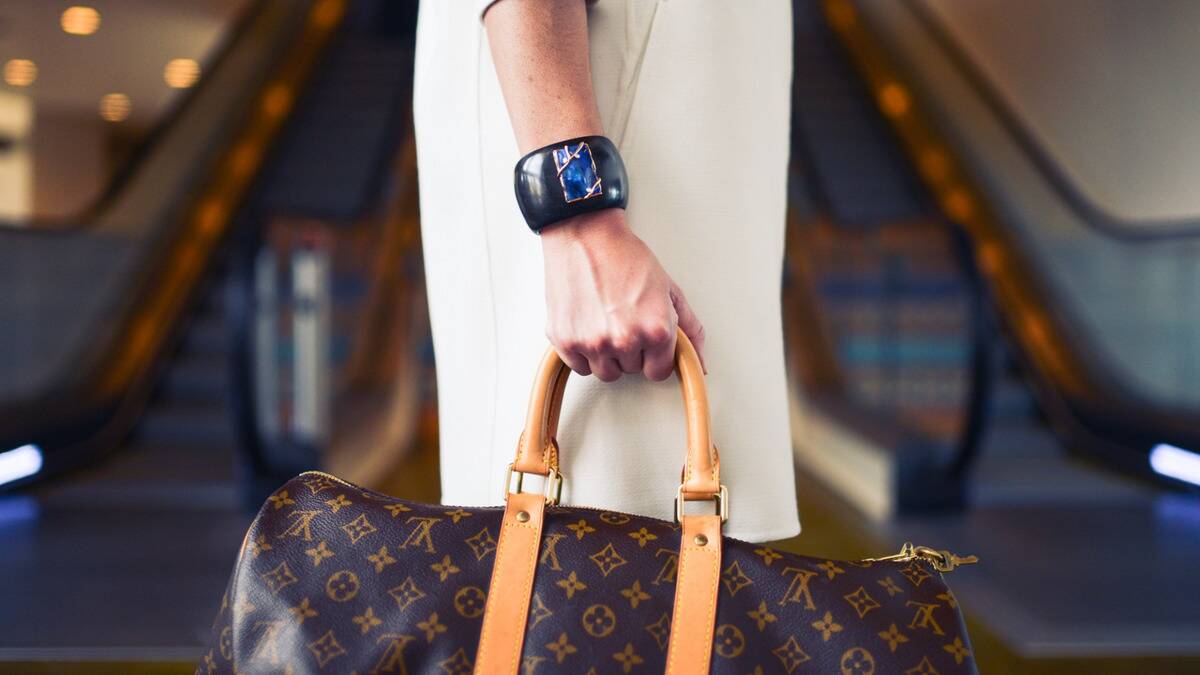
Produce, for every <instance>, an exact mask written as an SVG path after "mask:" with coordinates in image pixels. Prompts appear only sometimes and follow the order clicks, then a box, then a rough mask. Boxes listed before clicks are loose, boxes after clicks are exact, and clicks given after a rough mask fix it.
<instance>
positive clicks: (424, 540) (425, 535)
mask: <svg viewBox="0 0 1200 675" xmlns="http://www.w3.org/2000/svg"><path fill="white" fill-rule="evenodd" d="M440 520H441V518H431V517H426V518H422V517H421V516H413V517H411V518H409V519H408V520H406V521H404V522H406V523H412V522H415V523H416V524H417V526H416V527H415V528H413V531H412V532H409V533H408V538H407V539H405V540H404V543H402V544H400V548H408V547H409V546H416V547H418V548H420V547H421V545H422V544H423V545H424V546H425V552H426V553H437V551H436V550H434V548H433V537H432V536H431V535H430V532H429V530H430V528H432V527H433V524H434V523H436V522H438V521H440Z"/></svg>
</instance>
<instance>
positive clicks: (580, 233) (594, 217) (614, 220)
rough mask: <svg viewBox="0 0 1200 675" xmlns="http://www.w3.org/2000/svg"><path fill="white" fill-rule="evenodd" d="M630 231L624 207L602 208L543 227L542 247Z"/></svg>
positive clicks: (618, 234)
mask: <svg viewBox="0 0 1200 675" xmlns="http://www.w3.org/2000/svg"><path fill="white" fill-rule="evenodd" d="M632 233H633V232H632V231H631V230H630V229H629V222H628V221H627V220H626V219H625V209H619V208H611V209H603V210H600V211H592V212H591V213H581V214H579V215H577V216H571V217H570V218H567V219H566V220H560V221H559V222H557V223H554V224H553V225H549V226H547V227H545V228H543V229H542V231H541V239H542V248H543V249H550V248H554V247H558V246H562V245H565V244H570V243H584V244H588V243H595V242H600V241H604V240H606V239H612V238H614V237H624V236H629V235H631V234H632Z"/></svg>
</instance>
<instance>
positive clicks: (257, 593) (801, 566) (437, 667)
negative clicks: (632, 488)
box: [197, 473, 976, 675]
mask: <svg viewBox="0 0 1200 675" xmlns="http://www.w3.org/2000/svg"><path fill="white" fill-rule="evenodd" d="M502 514H503V511H502V509H500V508H470V509H468V508H457V507H450V506H440V505H430V504H418V503H413V502H407V501H404V500H399V499H394V498H391V497H387V496H384V495H381V494H378V493H374V492H371V491H369V490H364V489H362V488H358V487H355V486H352V485H350V484H347V483H342V482H340V481H338V480H336V479H333V478H331V477H329V476H326V475H324V474H317V473H307V474H302V475H301V476H299V477H297V478H295V479H293V480H292V481H290V482H288V483H287V484H286V485H284V486H283V487H282V488H280V489H279V490H278V491H277V492H276V493H275V494H274V495H272V496H271V498H270V499H269V500H268V501H267V503H266V504H264V506H263V509H262V510H261V511H260V512H259V515H258V517H257V518H256V519H255V521H254V523H253V524H252V525H251V528H250V531H249V532H248V533H247V535H246V539H245V543H244V544H243V546H242V551H241V553H240V555H239V559H238V561H237V564H236V566H235V568H234V572H233V577H232V579H231V580H230V584H229V587H228V589H227V591H226V593H225V596H224V597H223V598H222V601H221V607H220V611H219V613H218V615H217V618H216V620H215V622H214V624H213V638H212V643H211V648H210V649H208V650H207V651H206V652H205V654H204V655H203V658H202V660H201V662H200V664H199V666H198V669H197V673H201V674H203V675H212V674H214V673H233V672H237V673H242V674H248V673H260V672H261V673H268V672H269V673H292V674H299V673H357V674H359V675H366V674H374V673H410V674H412V673H463V674H465V673H470V672H471V669H472V667H473V663H474V658H475V649H476V644H477V642H478V640H479V632H480V626H481V624H482V617H483V610H484V604H485V602H486V593H487V588H488V581H489V579H490V576H491V568H492V565H493V563H494V561H495V551H496V538H497V537H498V536H499V528H500V520H501V517H502ZM678 548H679V529H678V526H677V525H674V524H672V523H668V522H665V521H660V520H655V519H652V518H643V517H638V516H629V515H626V514H622V513H612V512H604V511H596V510H591V509H586V508H578V507H549V508H547V510H546V517H545V525H544V528H543V539H542V547H541V552H540V554H539V559H538V566H537V576H536V577H535V582H534V594H533V598H532V600H531V602H530V611H529V619H528V624H527V627H526V637H525V644H524V651H523V654H522V659H523V660H522V672H523V673H525V674H526V675H536V674H537V673H559V672H567V673H595V674H596V675H600V674H602V673H624V674H627V673H661V672H662V671H663V669H664V667H665V660H666V649H667V642H668V639H669V637H670V630H671V628H670V625H671V611H672V607H673V604H674V597H675V574H676V565H677V563H678ZM721 567H722V572H721V583H720V591H719V598H718V606H717V619H716V628H715V631H714V639H713V644H712V645H708V646H707V648H709V649H711V650H712V654H713V656H712V672H714V673H730V674H733V673H737V674H739V675H742V674H745V673H755V674H765V673H784V674H786V675H792V674H793V673H834V674H836V673H842V674H843V675H874V674H881V675H882V674H884V673H897V674H904V675H935V674H939V673H940V674H942V675H950V674H952V673H954V674H957V673H974V672H976V668H975V663H974V659H973V657H972V653H971V646H970V642H969V640H968V638H967V633H966V629H965V627H964V624H963V620H962V615H961V613H960V611H959V608H958V604H957V602H956V601H955V599H954V596H953V594H951V592H950V590H949V589H948V588H947V587H946V584H945V582H944V581H943V580H942V576H941V574H940V573H938V572H937V571H936V570H935V569H934V568H933V567H932V566H930V565H929V564H928V563H925V562H923V561H921V560H911V561H908V562H873V563H872V562H842V561H833V560H824V559H819V558H810V557H805V556H800V555H794V554H790V553H784V552H781V551H776V550H774V549H769V548H766V547H761V546H756V545H753V544H749V543H746V542H742V541H738V540H734V539H726V540H725V541H724V548H723V559H722V565H721Z"/></svg>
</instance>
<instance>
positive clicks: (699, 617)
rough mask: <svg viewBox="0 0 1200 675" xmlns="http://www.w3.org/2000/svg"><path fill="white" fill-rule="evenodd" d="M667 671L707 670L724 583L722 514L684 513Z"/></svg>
mask: <svg viewBox="0 0 1200 675" xmlns="http://www.w3.org/2000/svg"><path fill="white" fill-rule="evenodd" d="M681 525H682V527H681V530H682V531H681V533H680V536H681V539H680V542H679V567H678V569H677V570H676V572H675V609H674V611H673V612H671V641H670V642H669V643H668V645H667V675H683V674H684V673H707V672H708V665H709V660H710V659H711V658H712V643H713V626H714V625H715V623H716V619H717V591H718V589H719V588H720V583H721V516H684V517H683V521H682V523H681Z"/></svg>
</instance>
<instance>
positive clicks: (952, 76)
mask: <svg viewBox="0 0 1200 675" xmlns="http://www.w3.org/2000/svg"><path fill="white" fill-rule="evenodd" d="M445 1H449V0H445ZM601 1H603V0H601ZM794 6H795V12H794V21H795V31H796V32H795V35H796V42H795V45H796V65H795V83H794V114H793V128H792V163H791V175H790V195H791V209H790V214H789V224H788V258H787V266H786V272H785V274H784V276H783V278H782V279H781V284H782V289H783V299H784V310H785V316H786V320H785V330H786V333H787V343H788V357H789V368H790V373H789V376H790V382H791V384H792V414H793V434H794V444H795V456H796V465H797V468H798V482H799V485H798V487H799V494H800V495H801V496H800V505H799V506H800V509H801V513H802V520H803V522H804V527H805V531H804V534H802V535H801V536H800V537H798V538H796V539H794V540H790V541H787V542H784V543H783V544H782V546H783V547H785V548H788V549H790V550H794V551H799V552H810V553H819V554H821V555H824V556H830V555H832V556H835V557H843V558H858V557H863V556H867V555H881V554H886V553H890V552H893V551H895V550H897V549H898V548H899V546H900V544H901V543H902V542H904V541H908V540H913V541H916V542H917V543H919V544H926V545H930V546H934V547H936V548H947V549H950V550H953V551H955V552H957V553H963V554H966V553H973V554H976V555H978V556H979V557H980V558H981V561H982V562H981V563H980V564H978V565H974V566H970V567H966V568H962V569H959V570H955V571H954V572H952V573H951V574H950V578H949V579H948V581H949V583H950V584H951V585H952V586H953V588H954V589H955V591H956V594H957V596H958V598H959V600H960V601H961V603H962V605H963V607H964V609H965V611H966V613H967V616H968V620H969V622H970V625H971V630H972V637H973V640H974V643H975V644H974V647H975V651H976V654H977V656H978V659H979V661H980V665H981V667H982V669H983V670H984V672H988V673H1072V672H1080V673H1083V672H1086V673H1182V672H1200V575H1197V573H1196V570H1197V569H1198V568H1200V494H1198V493H1197V486H1198V485H1200V454H1197V453H1200V387H1197V386H1196V383H1197V382H1198V381H1200V190H1197V189H1196V188H1195V185H1196V183H1197V181H1198V180H1200V98H1198V97H1200V66H1197V64H1200V41H1198V40H1197V39H1196V26H1200V3H1196V2H1190V1H1188V0H1174V1H1170V0H1151V1H1147V2H1139V3H1133V2H1127V1H1125V0H1056V1H1055V2H1052V3H1051V2H1039V1H1037V0H1004V1H1000V0H971V1H969V2H968V1H964V0H795V2H794ZM415 17H416V2H409V1H399V0H172V1H171V2H157V1H154V0H107V1H103V2H101V1H96V2H93V3H92V4H90V5H86V6H84V5H71V4H70V3H69V2H57V1H49V0H8V1H7V2H5V3H3V4H0V67H2V69H3V71H2V76H3V83H0V673H8V672H13V673H31V672H32V673H41V672H44V673H109V672H122V673H136V672H147V673H149V672H153V673H167V672H180V673H184V672H191V670H192V668H193V664H194V663H195V661H196V660H197V659H198V658H199V656H200V654H201V646H202V643H203V642H204V641H205V640H206V638H207V635H208V626H209V622H210V621H211V619H212V617H213V616H214V615H215V612H216V610H217V605H218V603H219V601H220V597H221V591H222V589H223V588H224V584H225V581H226V579H227V576H228V574H229V571H230V568H231V565H232V563H233V561H234V558H235V555H236V552H237V550H238V547H239V545H240V543H241V537H242V534H243V532H244V531H245V527H246V525H247V524H248V522H249V519H250V518H251V517H252V514H253V510H254V509H255V508H256V507H257V505H258V504H259V503H260V502H261V501H262V499H263V498H264V497H265V496H266V495H267V494H268V493H269V492H270V491H271V490H272V489H273V488H274V487H275V486H277V485H278V484H279V483H281V482H282V481H283V480H285V479H286V478H288V477H290V476H291V475H293V474H295V473H297V472H299V471H301V470H305V469H309V468H322V469H324V470H326V471H330V472H332V473H335V474H337V475H339V476H341V477H344V478H346V479H348V480H350V481H353V482H357V483H359V484H362V485H364V486H368V487H372V488H375V489H378V490H381V491H384V492H388V493H391V494H394V495H397V496H401V497H405V498H410V499H416V500H426V501H429V500H436V499H437V498H438V478H437V476H438V471H439V467H438V462H437V406H436V403H437V402H436V390H435V383H434V378H433V373H434V368H435V363H434V359H433V353H432V349H431V346H430V338H429V328H428V323H427V313H426V309H425V305H424V301H425V292H424V288H423V273H422V266H421V249H420V232H419V227H420V221H419V212H418V200H417V192H416V174H415V154H414V148H413V140H412V133H411V110H410V108H411V76H412V54H413V36H414V30H415ZM731 58H753V55H752V54H747V55H736V56H731ZM730 133H736V130H730ZM531 376H532V373H531ZM514 440H515V439H514Z"/></svg>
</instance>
